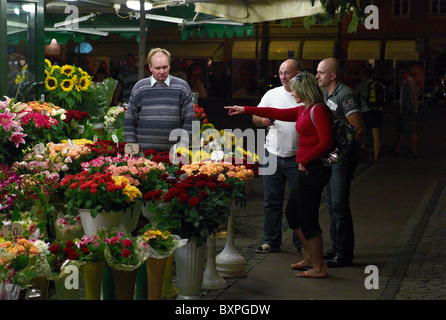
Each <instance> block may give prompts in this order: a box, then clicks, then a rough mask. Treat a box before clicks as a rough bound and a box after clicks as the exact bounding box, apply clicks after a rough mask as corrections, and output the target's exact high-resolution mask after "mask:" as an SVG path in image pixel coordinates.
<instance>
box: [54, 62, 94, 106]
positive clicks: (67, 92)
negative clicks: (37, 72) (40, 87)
mask: <svg viewBox="0 0 446 320" xmlns="http://www.w3.org/2000/svg"><path fill="white" fill-rule="evenodd" d="M45 88H46V92H47V100H48V101H51V102H52V103H54V104H56V105H58V106H61V107H63V108H64V109H67V110H72V109H74V107H75V106H76V105H82V104H83V103H85V102H86V101H88V100H89V99H91V96H92V92H93V89H92V81H91V76H90V75H89V74H88V73H87V72H85V71H84V70H82V69H81V68H78V67H75V66H72V65H64V66H62V67H60V66H58V65H52V64H51V62H50V61H49V60H48V59H45Z"/></svg>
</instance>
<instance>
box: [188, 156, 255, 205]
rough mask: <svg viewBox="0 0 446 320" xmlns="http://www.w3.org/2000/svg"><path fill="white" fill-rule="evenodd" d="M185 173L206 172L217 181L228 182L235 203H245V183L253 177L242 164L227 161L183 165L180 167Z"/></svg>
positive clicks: (252, 173) (196, 173) (192, 174)
mask: <svg viewBox="0 0 446 320" xmlns="http://www.w3.org/2000/svg"><path fill="white" fill-rule="evenodd" d="M181 170H183V171H184V172H185V173H186V174H187V175H189V176H194V175H199V174H206V175H208V176H212V177H214V178H216V179H217V180H218V181H221V182H225V183H227V184H229V185H230V186H231V187H232V189H231V199H234V200H235V202H236V203H241V204H244V203H246V198H247V195H246V192H245V183H246V181H247V180H249V179H252V178H253V177H254V172H253V171H252V170H251V169H248V168H247V167H246V166H244V165H234V164H232V163H229V162H211V161H203V162H197V163H191V164H189V165H183V166H182V167H181Z"/></svg>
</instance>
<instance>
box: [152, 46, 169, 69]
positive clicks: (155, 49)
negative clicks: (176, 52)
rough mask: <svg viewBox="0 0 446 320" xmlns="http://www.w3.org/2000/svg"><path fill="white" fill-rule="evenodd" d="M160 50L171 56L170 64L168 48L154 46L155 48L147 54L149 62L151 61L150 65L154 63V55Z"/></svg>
mask: <svg viewBox="0 0 446 320" xmlns="http://www.w3.org/2000/svg"><path fill="white" fill-rule="evenodd" d="M158 52H161V53H163V54H165V55H166V56H167V58H169V64H170V52H169V51H167V50H166V49H162V48H153V49H150V52H149V54H148V55H147V62H148V63H149V66H151V65H152V57H153V55H154V54H155V53H158Z"/></svg>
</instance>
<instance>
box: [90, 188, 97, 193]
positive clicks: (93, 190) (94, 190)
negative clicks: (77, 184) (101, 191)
mask: <svg viewBox="0 0 446 320" xmlns="http://www.w3.org/2000/svg"><path fill="white" fill-rule="evenodd" d="M90 191H91V194H96V193H98V189H96V188H91V190H90Z"/></svg>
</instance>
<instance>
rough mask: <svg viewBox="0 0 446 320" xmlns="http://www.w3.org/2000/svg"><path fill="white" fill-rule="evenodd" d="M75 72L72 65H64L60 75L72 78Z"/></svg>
mask: <svg viewBox="0 0 446 320" xmlns="http://www.w3.org/2000/svg"><path fill="white" fill-rule="evenodd" d="M73 72H74V67H73V66H70V65H64V66H63V67H62V68H60V73H61V74H64V75H66V76H68V77H70V76H71V75H72V74H73Z"/></svg>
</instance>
